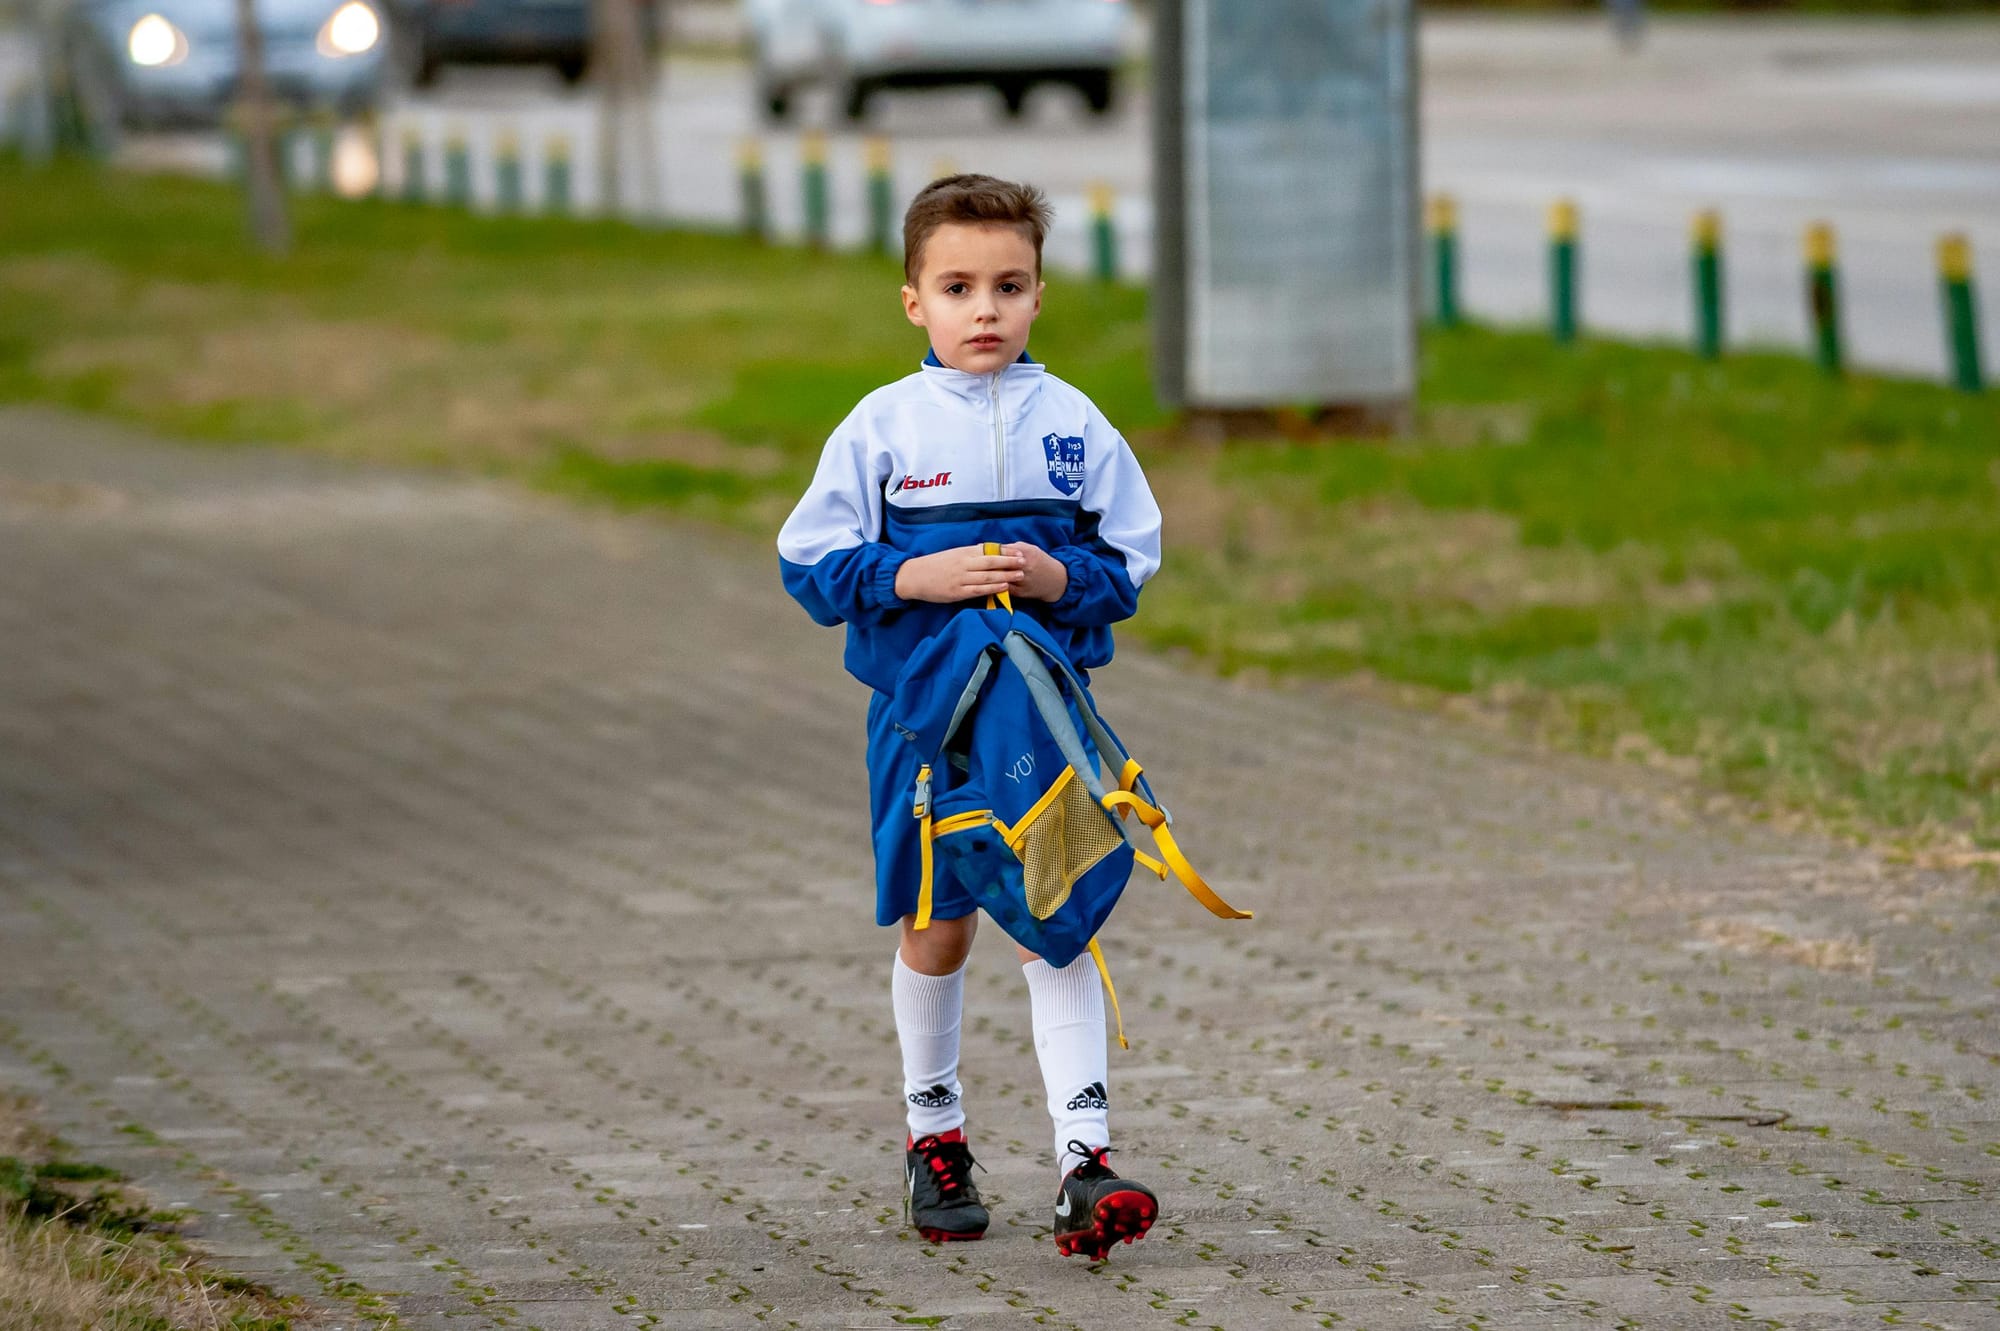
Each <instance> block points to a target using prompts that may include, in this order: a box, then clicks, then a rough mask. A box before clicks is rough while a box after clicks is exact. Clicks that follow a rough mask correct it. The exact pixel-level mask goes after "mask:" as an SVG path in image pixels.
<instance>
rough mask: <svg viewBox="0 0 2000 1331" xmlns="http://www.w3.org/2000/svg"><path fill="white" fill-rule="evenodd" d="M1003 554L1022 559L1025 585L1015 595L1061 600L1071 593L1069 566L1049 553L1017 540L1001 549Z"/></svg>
mask: <svg viewBox="0 0 2000 1331" xmlns="http://www.w3.org/2000/svg"><path fill="white" fill-rule="evenodd" d="M1000 553H1001V554H1003V555H1017V556H1019V557H1020V560H1021V583H1020V585H1019V586H1018V587H1016V588H1015V589H1014V595H1016V596H1025V597H1027V598H1028V599H1029V600H1031V601H1060V600H1062V594H1063V593H1064V592H1066V591H1068V590H1069V565H1067V564H1065V563H1063V562H1062V560H1060V559H1057V558H1056V557H1055V556H1054V555H1052V554H1050V553H1049V552H1048V551H1046V550H1043V549H1041V548H1040V547H1038V546H1033V545H1029V544H1028V543H1027V542H1026V541H1016V542H1014V543H1013V544H1012V545H1003V546H1001V547H1000Z"/></svg>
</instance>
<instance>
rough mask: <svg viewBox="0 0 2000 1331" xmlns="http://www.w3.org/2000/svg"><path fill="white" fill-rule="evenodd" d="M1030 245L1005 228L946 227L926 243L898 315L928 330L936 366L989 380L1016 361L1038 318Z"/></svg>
mask: <svg viewBox="0 0 2000 1331" xmlns="http://www.w3.org/2000/svg"><path fill="white" fill-rule="evenodd" d="M1042 285H1043V284H1042V280H1041V278H1040V276H1039V275H1038V274H1037V273H1036V271H1035V246H1034V242H1033V241H1031V240H1029V239H1028V238H1027V237H1026V236H1025V235H1023V234H1021V229H1020V228H1019V227H1014V226H1006V225H986V224H974V223H966V222H946V223H945V224H944V225H943V226H941V227H939V228H938V229H937V230H935V231H933V232H931V235H930V239H929V240H927V241H925V242H924V253H923V267H922V269H921V270H920V271H919V272H918V273H917V280H916V282H915V283H914V284H912V285H909V286H906V287H904V288H903V313H904V314H906V315H908V316H909V319H910V322H911V323H913V324H915V325H916V326H917V327H919V328H926V329H929V330H930V335H931V349H932V350H933V351H935V352H937V357H938V359H939V360H941V361H943V362H944V363H945V364H946V365H949V366H951V368H952V369H954V370H963V371H965V372H966V373H968V374H991V373H993V372H994V371H995V370H998V369H1001V368H1003V367H1005V366H1008V365H1011V364H1013V363H1014V362H1015V361H1016V360H1018V359H1020V356H1021V352H1022V351H1023V350H1024V349H1025V348H1026V347H1027V345H1028V329H1029V328H1030V327H1032V326H1033V325H1034V322H1035V316H1036V315H1038V314H1040V313H1041V312H1042Z"/></svg>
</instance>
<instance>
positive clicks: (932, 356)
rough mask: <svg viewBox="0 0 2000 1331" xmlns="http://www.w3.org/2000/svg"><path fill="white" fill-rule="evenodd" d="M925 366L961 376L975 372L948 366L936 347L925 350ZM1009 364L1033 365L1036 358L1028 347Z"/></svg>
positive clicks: (1003, 367)
mask: <svg viewBox="0 0 2000 1331" xmlns="http://www.w3.org/2000/svg"><path fill="white" fill-rule="evenodd" d="M924 364H926V365H929V366H931V367H933V368H935V369H939V370H958V372H959V373H960V374H971V373H973V371H971V370H959V369H958V367H957V366H956V365H947V364H945V362H944V360H943V358H942V357H940V356H939V355H938V354H937V348H936V347H929V348H926V349H925V351H924ZM1009 364H1013V365H1033V364H1035V358H1034V357H1033V356H1030V355H1029V354H1028V349H1027V348H1026V347H1023V348H1021V354H1020V355H1018V356H1016V357H1015V358H1014V359H1013V360H1012V361H1011V362H1009ZM1005 368H1006V366H1002V367H1001V369H1003V370H1004V369H1005ZM996 373H997V372H996Z"/></svg>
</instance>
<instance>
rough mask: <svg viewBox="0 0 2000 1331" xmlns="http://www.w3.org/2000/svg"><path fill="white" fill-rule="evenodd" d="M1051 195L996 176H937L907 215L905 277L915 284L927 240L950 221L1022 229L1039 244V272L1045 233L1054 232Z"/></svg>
mask: <svg viewBox="0 0 2000 1331" xmlns="http://www.w3.org/2000/svg"><path fill="white" fill-rule="evenodd" d="M1051 216H1052V214H1051V212H1050V209H1049V200H1048V196H1047V195H1045V194H1043V193H1042V192H1041V191H1040V190H1038V189H1036V188H1035V187H1034V186H1033V185H1022V184H1017V183H1015V182H1014V181H1011V180H1000V179H997V178H996V177H993V176H946V177H944V178H943V179H942V180H933V181H932V182H931V183H930V184H928V185H926V186H924V188H923V189H922V190H920V191H918V193H917V197H916V198H914V199H912V200H910V210H909V211H908V212H906V213H904V214H903V278H904V280H905V281H907V282H909V283H910V284H911V285H912V286H915V285H916V281H917V274H918V272H919V271H921V269H922V267H923V261H924V243H925V242H926V241H928V240H929V239H930V238H931V233H932V232H933V231H936V230H937V229H938V228H939V227H941V226H944V225H945V224H946V223H948V222H963V223H968V224H971V225H973V226H1013V227H1019V228H1020V229H1021V233H1022V234H1023V235H1025V236H1026V237H1027V238H1028V239H1029V240H1030V241H1031V242H1032V243H1033V244H1034V247H1035V273H1036V275H1037V276H1040V275H1041V271H1042V237H1044V236H1046V235H1047V234H1048V231H1049V218H1050V217H1051Z"/></svg>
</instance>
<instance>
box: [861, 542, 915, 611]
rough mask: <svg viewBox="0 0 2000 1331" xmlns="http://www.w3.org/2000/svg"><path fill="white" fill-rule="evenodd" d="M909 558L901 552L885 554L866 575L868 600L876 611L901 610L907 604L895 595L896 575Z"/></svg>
mask: <svg viewBox="0 0 2000 1331" xmlns="http://www.w3.org/2000/svg"><path fill="white" fill-rule="evenodd" d="M909 557H910V556H909V555H908V554H906V553H904V552H903V551H901V550H895V551H891V552H889V553H888V554H885V555H884V556H883V557H882V558H881V559H880V560H879V561H877V562H876V565H875V567H874V569H873V571H871V572H870V573H869V575H868V599H869V600H870V601H872V602H874V603H875V605H876V607H877V608H878V609H882V610H901V609H902V608H903V607H904V606H906V605H908V604H909V602H908V601H906V600H904V599H903V598H902V597H900V596H898V595H896V574H897V573H898V572H900V571H901V569H902V567H903V561H904V560H906V559H908V558H909Z"/></svg>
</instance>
